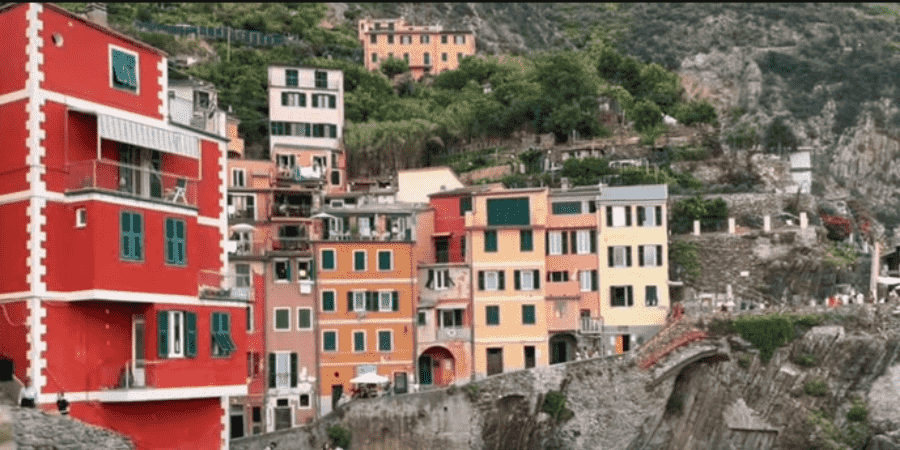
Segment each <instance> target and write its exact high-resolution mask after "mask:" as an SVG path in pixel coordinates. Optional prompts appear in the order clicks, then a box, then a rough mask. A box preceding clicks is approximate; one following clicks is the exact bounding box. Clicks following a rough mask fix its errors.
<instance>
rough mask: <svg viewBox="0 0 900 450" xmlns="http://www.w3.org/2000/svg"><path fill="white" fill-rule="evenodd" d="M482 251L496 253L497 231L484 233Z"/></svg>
mask: <svg viewBox="0 0 900 450" xmlns="http://www.w3.org/2000/svg"><path fill="white" fill-rule="evenodd" d="M484 251H486V252H496V251H497V230H486V231H485V232H484Z"/></svg>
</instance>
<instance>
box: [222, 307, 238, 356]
mask: <svg viewBox="0 0 900 450" xmlns="http://www.w3.org/2000/svg"><path fill="white" fill-rule="evenodd" d="M221 315H222V318H221V319H220V320H221V325H219V334H220V335H221V336H222V338H223V339H224V340H225V345H227V346H228V349H227V350H228V354H229V355H230V354H231V353H233V352H234V351H235V350H237V345H235V344H234V340H232V339H231V314H228V313H222V314H221Z"/></svg>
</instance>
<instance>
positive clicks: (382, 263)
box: [378, 252, 391, 270]
mask: <svg viewBox="0 0 900 450" xmlns="http://www.w3.org/2000/svg"><path fill="white" fill-rule="evenodd" d="M378 270H391V252H378Z"/></svg>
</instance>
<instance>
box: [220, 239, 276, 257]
mask: <svg viewBox="0 0 900 450" xmlns="http://www.w3.org/2000/svg"><path fill="white" fill-rule="evenodd" d="M228 245H229V248H227V250H228V253H233V254H235V255H238V256H263V255H265V254H266V251H268V249H269V247H270V246H271V243H270V242H269V241H266V240H260V241H228Z"/></svg>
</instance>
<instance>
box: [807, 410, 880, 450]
mask: <svg viewBox="0 0 900 450" xmlns="http://www.w3.org/2000/svg"><path fill="white" fill-rule="evenodd" d="M806 422H807V423H808V424H809V425H811V426H812V430H814V433H813V435H812V436H811V438H812V439H811V441H812V442H808V443H807V446H808V447H807V448H814V449H844V448H851V449H859V448H863V447H864V446H865V444H866V442H867V441H868V440H869V429H868V426H867V425H866V423H865V421H864V420H863V421H859V422H856V421H850V422H848V423H846V424H845V425H844V426H843V427H838V426H837V425H835V423H834V420H833V419H831V418H829V417H828V414H826V413H825V412H824V411H814V412H811V413H810V414H809V416H807V418H806Z"/></svg>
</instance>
